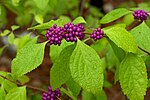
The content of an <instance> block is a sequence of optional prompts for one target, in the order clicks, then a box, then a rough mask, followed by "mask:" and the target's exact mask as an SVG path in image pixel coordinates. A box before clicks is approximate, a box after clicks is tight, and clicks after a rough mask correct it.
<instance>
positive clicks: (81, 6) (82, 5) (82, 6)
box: [79, 0, 85, 16]
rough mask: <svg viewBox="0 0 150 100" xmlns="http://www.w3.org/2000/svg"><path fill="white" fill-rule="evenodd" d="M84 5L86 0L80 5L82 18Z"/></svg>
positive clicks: (82, 0)
mask: <svg viewBox="0 0 150 100" xmlns="http://www.w3.org/2000/svg"><path fill="white" fill-rule="evenodd" d="M84 3H85V0H81V4H80V12H79V15H80V16H82V14H83V10H84Z"/></svg>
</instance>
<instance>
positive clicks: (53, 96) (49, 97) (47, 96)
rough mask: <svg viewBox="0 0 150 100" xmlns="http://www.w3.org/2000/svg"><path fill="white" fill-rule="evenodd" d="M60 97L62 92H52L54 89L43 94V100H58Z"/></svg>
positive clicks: (49, 89) (57, 90)
mask: <svg viewBox="0 0 150 100" xmlns="http://www.w3.org/2000/svg"><path fill="white" fill-rule="evenodd" d="M59 97H60V90H59V89H56V90H55V91H52V88H51V87H50V86H49V87H48V92H47V93H43V95H42V100H57V99H58V98H59Z"/></svg>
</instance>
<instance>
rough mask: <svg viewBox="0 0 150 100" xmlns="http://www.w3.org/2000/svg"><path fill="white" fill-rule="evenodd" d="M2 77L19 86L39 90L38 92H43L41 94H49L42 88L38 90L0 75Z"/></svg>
mask: <svg viewBox="0 0 150 100" xmlns="http://www.w3.org/2000/svg"><path fill="white" fill-rule="evenodd" d="M0 77H2V78H4V79H6V80H8V81H10V82H12V83H15V84H17V85H19V86H26V87H27V88H30V89H33V90H38V91H41V92H47V91H46V90H44V89H42V88H37V87H33V86H30V85H27V84H21V83H19V82H16V81H13V80H10V79H9V78H7V77H5V76H2V75H0Z"/></svg>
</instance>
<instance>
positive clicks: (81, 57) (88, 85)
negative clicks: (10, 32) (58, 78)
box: [70, 40, 103, 94]
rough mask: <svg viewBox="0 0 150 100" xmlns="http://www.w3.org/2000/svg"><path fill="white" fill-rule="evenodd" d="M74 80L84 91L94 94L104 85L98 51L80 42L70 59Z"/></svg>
mask: <svg viewBox="0 0 150 100" xmlns="http://www.w3.org/2000/svg"><path fill="white" fill-rule="evenodd" d="M70 71H71V75H72V78H73V79H74V81H75V82H77V83H78V84H79V85H80V86H81V87H82V88H83V89H85V90H87V91H88V92H92V93H93V94H97V93H99V92H100V91H101V89H102V85H103V68H102V61H101V59H100V58H99V56H98V54H97V53H96V51H95V50H94V49H93V48H91V47H89V46H88V45H86V44H84V43H83V42H81V41H80V40H78V41H77V46H76V48H75V50H74V51H73V53H72V56H71V58H70Z"/></svg>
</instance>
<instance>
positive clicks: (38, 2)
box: [33, 0, 49, 10]
mask: <svg viewBox="0 0 150 100" xmlns="http://www.w3.org/2000/svg"><path fill="white" fill-rule="evenodd" d="M33 1H34V2H35V4H36V5H37V7H38V8H40V9H42V10H44V8H45V7H46V6H47V4H48V2H49V0H44V1H43V0H33Z"/></svg>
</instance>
